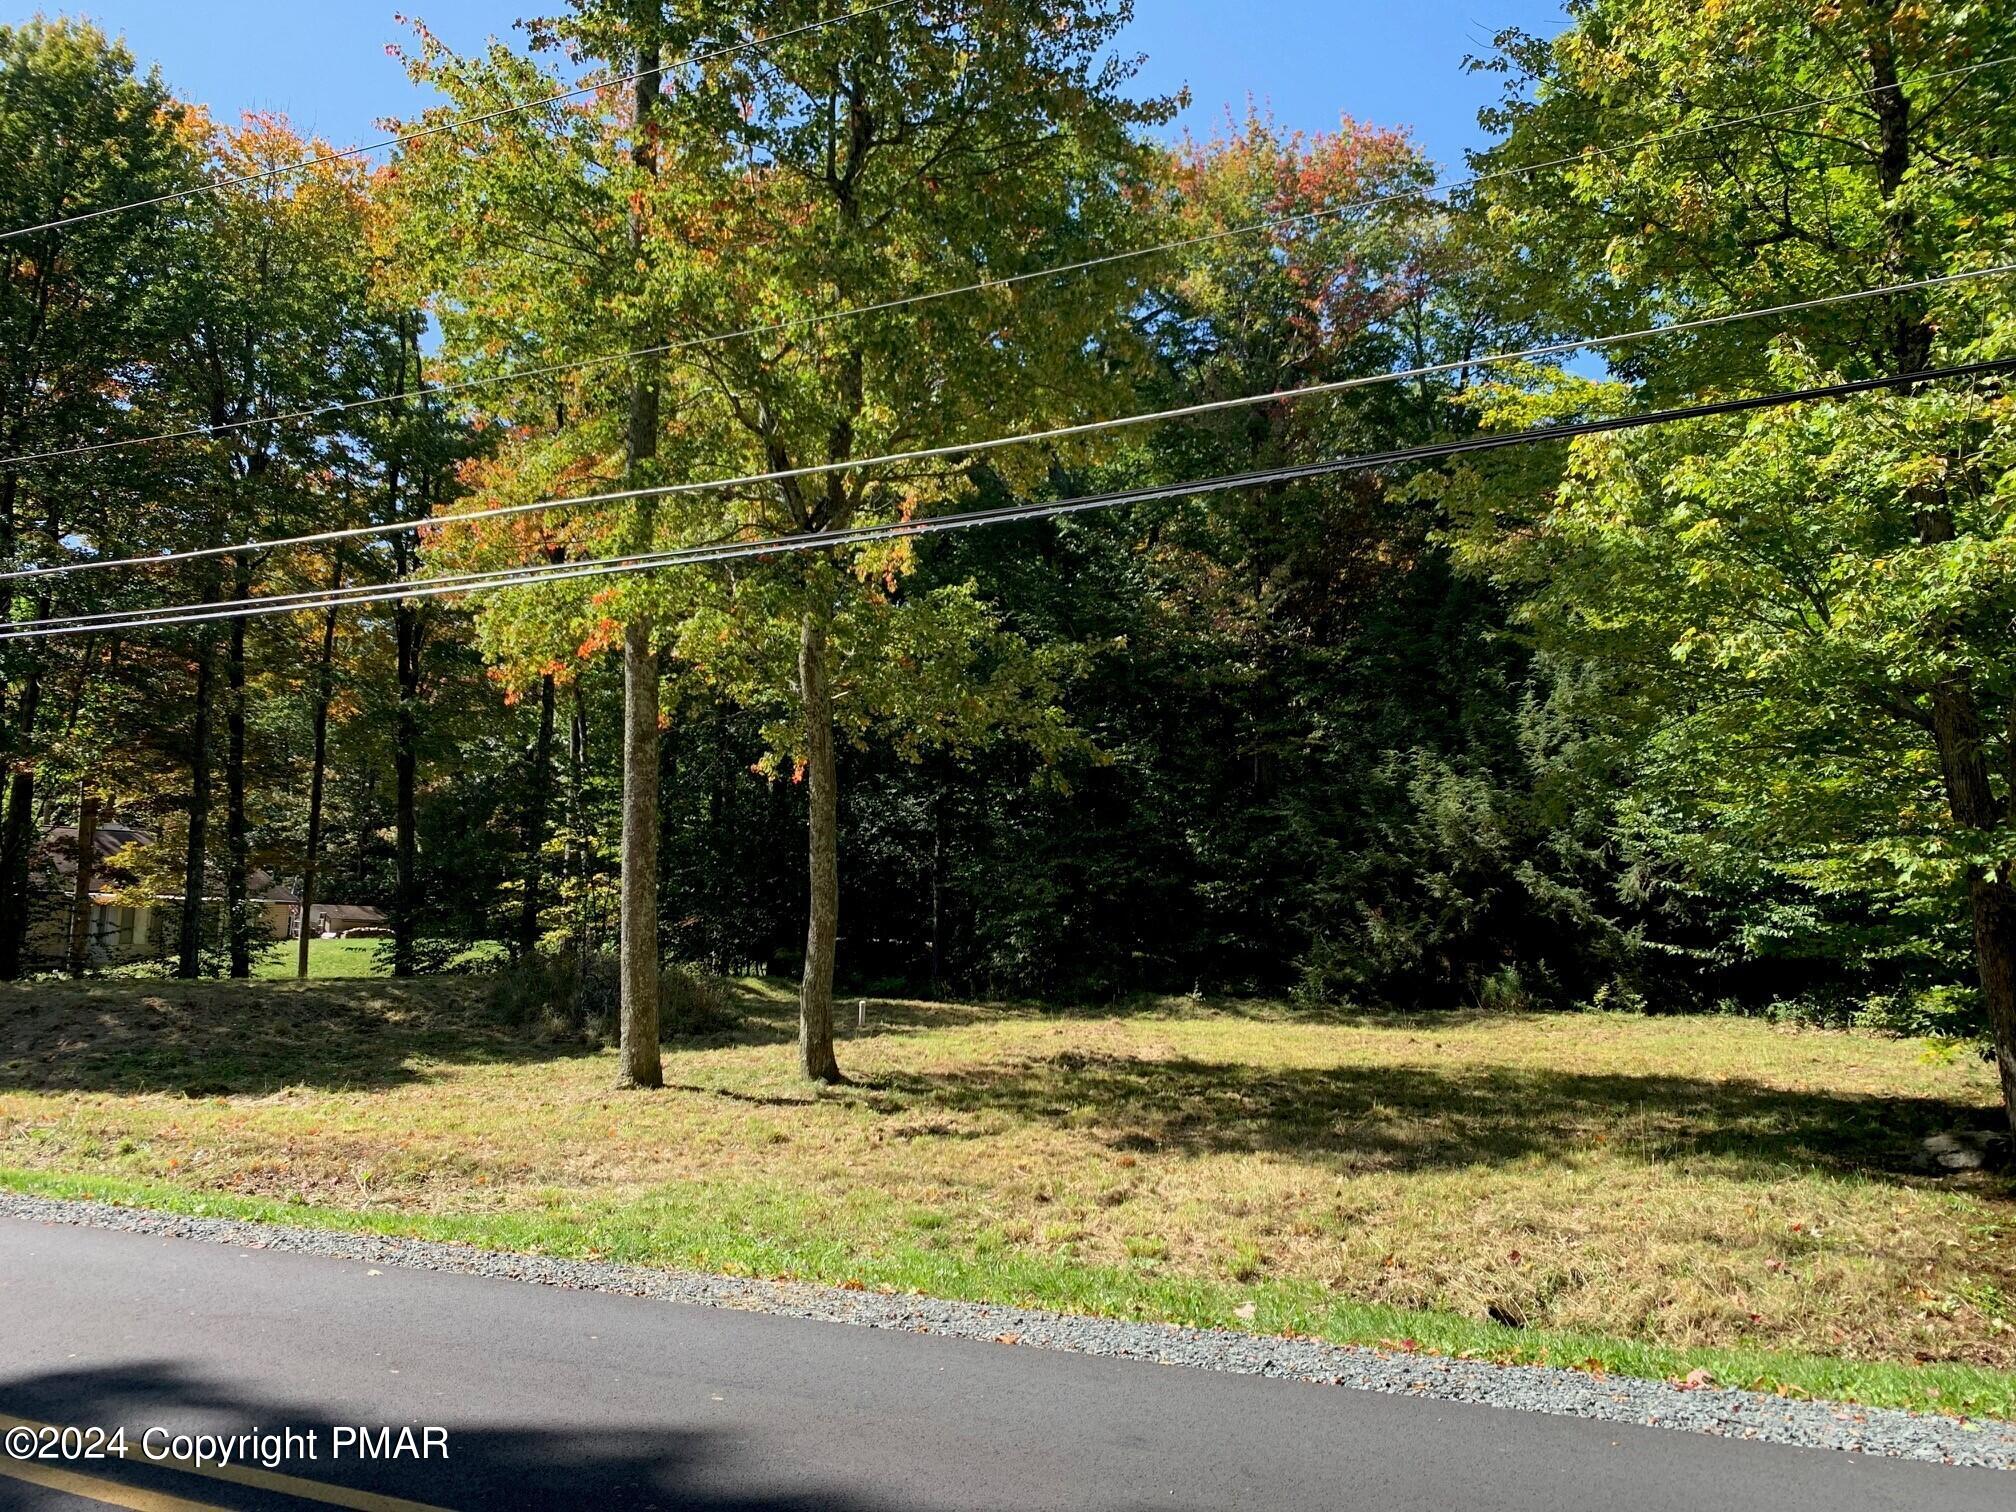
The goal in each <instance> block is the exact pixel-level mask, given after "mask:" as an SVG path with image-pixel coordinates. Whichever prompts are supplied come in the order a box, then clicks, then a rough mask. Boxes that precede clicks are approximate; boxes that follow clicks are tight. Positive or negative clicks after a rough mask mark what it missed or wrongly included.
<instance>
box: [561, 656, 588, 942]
mask: <svg viewBox="0 0 2016 1512" xmlns="http://www.w3.org/2000/svg"><path fill="white" fill-rule="evenodd" d="M587 764H588V707H587V701H586V700H585V699H584V698H583V697H582V696H581V679H580V678H578V677H577V678H575V679H574V707H573V710H572V711H571V712H570V713H569V715H568V719H567V875H568V876H569V877H571V878H572V879H573V880H574V886H575V900H574V914H573V920H572V922H571V923H570V924H569V926H568V929H569V933H570V934H571V935H572V937H573V942H574V956H575V959H576V961H577V962H578V961H581V960H583V959H585V957H586V955H587V952H588V943H589V942H588V876H589V867H590V857H591V852H590V850H589V846H588V832H587V825H588V805H587V798H586V794H585V793H584V791H583V786H582V779H583V777H584V776H585V774H586V770H587Z"/></svg>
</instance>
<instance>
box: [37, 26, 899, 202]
mask: <svg viewBox="0 0 2016 1512" xmlns="http://www.w3.org/2000/svg"><path fill="white" fill-rule="evenodd" d="M913 3H914V0H882V3H881V4H879V5H870V6H867V7H865V8H864V9H861V10H857V11H847V12H845V13H843V14H841V15H838V16H828V17H827V18H826V19H825V20H823V21H811V22H807V23H806V24H805V25H803V26H796V27H793V28H791V29H790V30H789V31H782V32H778V33H777V34H776V35H775V36H771V37H752V38H750V39H749V40H748V41H747V42H737V43H735V44H734V45H732V46H729V47H717V48H715V49H713V50H712V51H710V52H702V53H693V54H691V55H690V56H688V57H684V58H680V59H678V60H677V61H675V62H672V63H661V64H659V65H657V66H656V67H654V68H640V69H636V70H634V71H633V72H631V73H627V74H620V75H618V76H617V77H615V78H613V79H604V80H603V81H602V82H601V83H599V84H584V85H583V86H581V87H580V88H579V89H569V90H565V91H563V92H561V93H560V94H553V95H547V96H545V97H544V98H542V99H537V100H527V101H525V102H524V103H523V104H521V105H506V106H503V107H501V108H499V109H496V110H486V111H484V112H482V113H481V114H479V115H472V116H460V117H457V118H456V119H455V120H452V121H444V122H442V123H441V124H440V125H439V126H427V127H424V128H422V129H421V130H419V131H409V132H405V133H403V134H402V135H399V136H394V137H387V138H386V139H385V140H384V141H382V142H370V143H367V144H366V145H364V146H362V147H345V148H344V149H343V150H342V151H341V152H325V153H323V154H322V155H320V156H319V157H311V158H302V159H301V160H299V161H298V162H293V163H284V164H282V165H281V166H280V167H278V168H265V169H261V170H260V171H259V172H257V173H240V174H234V175H232V176H231V177H229V178H221V179H213V180H211V181H210V182H209V183H205V184H191V185H190V186H189V187H188V188H186V189H172V190H170V191H169V192H168V193H166V194H157V195H154V196H152V197H151V198H149V199H138V200H130V201H128V202H127V203H126V204H123V205H107V206H105V207H103V208H102V209H98V210H86V211H83V212H81V213H79V214H77V215H66V216H61V217H59V218H57V219H55V220H46V221H43V222H42V223H41V224H39V225H34V226H17V227H15V228H14V229H13V230H12V231H0V241H11V240H13V239H14V238H15V237H18V236H33V235H34V234H35V233H37V232H38V231H55V230H59V229H61V228H62V227H64V226H75V225H79V224H81V223H82V222H85V221H95V220H102V219H103V218H104V217H106V216H108V215H123V214H124V213H125V212H126V211H128V210H145V209H148V208H150V207H152V206H154V205H167V204H173V203H175V202H176V201H178V200H185V199H193V198H194V197H196V196H197V195H199V194H216V193H219V192H220V191H222V190H225V189H234V188H237V187H238V186H239V185H241V184H263V183H267V182H270V181H271V180H273V179H277V178H286V177H288V176H290V175H292V174H296V173H306V172H307V171H308V170H309V169H310V168H319V167H321V166H322V165H324V164H325V163H340V162H342V161H344V160H345V159H346V158H355V157H368V156H369V155H370V154H372V153H374V152H383V151H385V149H387V148H388V147H403V146H405V145H406V144H407V143H408V142H419V141H424V140H425V139H427V138H428V137H437V136H447V135H450V134H452V133H454V132H457V131H463V130H466V129H467V128H469V127H471V126H481V125H482V124H483V123H484V122H486V121H495V120H500V119H502V118H503V117H505V116H513V115H522V114H523V113H524V112H526V111H528V110H539V109H542V108H544V107H545V106H548V105H558V104H560V103H561V102H562V101H565V100H578V99H580V98H581V97H582V96H584V95H591V94H596V93H599V92H600V91H602V90H605V89H615V88H618V87H620V86H621V85H624V84H632V83H635V82H636V81H637V80H639V79H648V78H650V77H651V76H652V75H653V74H662V73H670V72H671V71H672V70H674V69H677V68H687V67H690V66H692V65H693V64H696V63H710V62H712V61H713V60H714V59H716V58H726V57H730V56H732V55H733V54H735V53H741V52H747V51H749V50H750V49H751V48H755V47H769V46H772V45H774V44H776V43H778V42H783V41H787V40H789V39H790V38H792V37H800V36H804V35H805V34H806V33H808V32H816V31H823V30H824V29H825V28H827V27H829V26H837V25H839V24H840V23H841V22H843V21H858V20H860V19H861V18H862V17H864V16H872V15H874V14H876V13H877V12H878V11H886V10H895V9H896V8H897V7H898V6H908V5H911V4H913Z"/></svg>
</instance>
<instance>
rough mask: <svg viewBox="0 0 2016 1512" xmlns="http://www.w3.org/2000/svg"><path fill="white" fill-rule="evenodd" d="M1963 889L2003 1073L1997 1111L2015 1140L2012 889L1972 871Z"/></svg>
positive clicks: (2015, 899)
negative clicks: (2004, 1117) (1969, 907)
mask: <svg viewBox="0 0 2016 1512" xmlns="http://www.w3.org/2000/svg"><path fill="white" fill-rule="evenodd" d="M1967 892H1968V900H1969V901H1970V902H1971V903H1972V905H1973V908H1974V966H1975V970H1976V972H1977V973H1978V975H1979V976H1980V979H1981V995H1982V997H1983V998H1984V999H1986V1001H1987V1004H1988V1022H1989V1027H1990V1030H1991V1032H1992V1034H1993V1036H1994V1043H1995V1063H1996V1066H1997V1067H1998V1068H1999V1069H2000V1070H2001V1073H2002V1111H2003V1112H2004V1113H2006V1114H2007V1115H2008V1118H2009V1134H2010V1137H2011V1138H2012V1139H2016V888H2012V887H2011V886H2010V885H2009V882H2008V881H2007V880H2006V878H2002V877H1996V878H1990V877H1986V876H1978V875H1977V876H1973V877H1970V878H1969V879H1968V883H1967Z"/></svg>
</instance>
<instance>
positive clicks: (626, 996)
mask: <svg viewBox="0 0 2016 1512" xmlns="http://www.w3.org/2000/svg"><path fill="white" fill-rule="evenodd" d="M620 939H621V952H622V1009H621V1014H620V1019H621V1023H620V1026H619V1034H620V1037H621V1042H622V1058H623V1072H622V1077H621V1081H620V1083H619V1085H621V1086H625V1087H660V1086H663V1085H664V1084H665V1072H664V1067H663V1065H662V1063H661V1060H660V1057H659V1053H658V655H657V652H656V651H655V650H654V649H653V647H652V644H651V622H650V621H649V620H648V619H637V620H633V621H632V622H631V623H630V626H629V628H628V629H627V630H625V631H624V634H623V922H622V933H621V937H620Z"/></svg>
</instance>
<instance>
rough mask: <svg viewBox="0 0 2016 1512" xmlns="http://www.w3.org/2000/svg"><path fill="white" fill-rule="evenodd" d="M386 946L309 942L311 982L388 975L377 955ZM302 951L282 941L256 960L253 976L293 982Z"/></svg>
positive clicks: (368, 942)
mask: <svg viewBox="0 0 2016 1512" xmlns="http://www.w3.org/2000/svg"><path fill="white" fill-rule="evenodd" d="M384 943H385V942H384V941H383V940H310V941H309V942H308V976H309V979H310V980H311V981H323V980H328V979H331V978H334V979H342V978H351V977H382V976H384V975H385V974H386V973H385V970H384V968H382V967H381V966H379V964H378V953H379V951H380V949H381V948H382V947H383V946H384ZM300 949H301V942H300V941H299V940H282V941H281V942H280V943H279V944H278V945H276V946H274V947H273V948H271V949H270V950H267V951H264V952H263V953H261V954H260V955H259V956H257V957H256V958H255V959H254V960H253V962H252V975H253V976H255V977H258V978H259V979H261V980H262V981H266V980H275V979H279V980H286V981H292V980H294V968H295V964H296V962H298V961H299V960H300V956H299V955H298V954H297V952H298V951H299V950H300Z"/></svg>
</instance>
